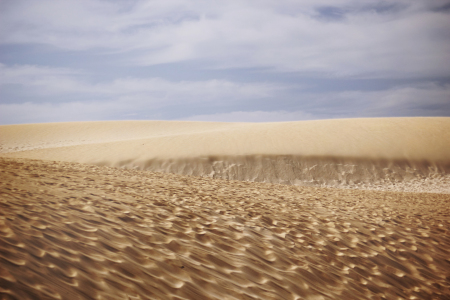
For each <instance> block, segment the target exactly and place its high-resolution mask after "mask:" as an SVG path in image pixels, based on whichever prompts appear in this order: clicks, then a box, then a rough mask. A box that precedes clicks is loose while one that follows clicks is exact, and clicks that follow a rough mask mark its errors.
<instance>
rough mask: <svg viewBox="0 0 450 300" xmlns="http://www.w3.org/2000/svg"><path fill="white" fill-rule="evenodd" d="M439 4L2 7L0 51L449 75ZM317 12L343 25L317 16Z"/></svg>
mask: <svg viewBox="0 0 450 300" xmlns="http://www.w3.org/2000/svg"><path fill="white" fill-rule="evenodd" d="M445 3H446V2H445V1H443V0H426V1H425V0H422V1H407V0H397V1H394V0H385V1H375V0H370V1H355V0H337V1H336V0H333V1H332V0H320V1H311V0H308V1H293V0H288V1H273V0H264V1H251V0H247V1H242V0H234V1H233V0H230V1H225V2H211V1H203V0H168V1H133V2H132V4H130V2H125V1H124V2H122V1H117V2H112V1H87V0H81V1H80V0H76V1H75V0H66V1H52V0H40V1H26V0H22V1H6V2H4V3H3V4H2V7H1V9H0V11H2V13H1V15H0V40H1V41H2V42H3V43H37V44H49V45H53V46H56V47H59V48H63V49H69V50H93V49H94V50H95V49H105V51H119V52H123V53H128V52H129V53H130V56H129V57H128V61H129V62H130V63H134V64H139V65H152V64H160V63H168V62H180V61H187V60H196V61H199V62H202V63H203V65H208V66H209V67H211V68H242V67H269V68H273V70H276V71H300V72H307V73H312V74H316V75H320V76H332V77H349V76H366V77H383V78H391V77H405V76H406V77H426V76H448V75H450V69H449V68H448V63H447V62H448V61H450V41H449V40H450V37H449V35H448V28H450V18H449V17H448V14H444V13H440V12H434V11H432V10H431V9H432V8H435V7H439V6H440V5H441V6H442V5H444V4H445ZM320 7H332V8H334V9H335V10H336V11H341V12H342V13H341V15H342V16H341V18H338V19H336V18H334V19H333V18H327V16H326V13H325V14H323V16H322V17H320V10H318V8H320Z"/></svg>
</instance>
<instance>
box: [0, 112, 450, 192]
mask: <svg viewBox="0 0 450 300" xmlns="http://www.w3.org/2000/svg"><path fill="white" fill-rule="evenodd" d="M448 149H450V118H384V119H383V118H381V119H348V120H321V121H302V122H284V123H213V122H175V121H120V122H81V123H76V122H75V123H50V124H29V125H9V126H0V151H1V152H3V153H0V155H2V156H5V157H16V158H31V159H45V160H56V161H66V162H79V163H89V164H96V165H101V166H111V167H123V168H133V169H139V170H149V171H158V172H170V173H177V174H184V175H195V176H208V177H211V178H223V179H231V180H245V181H257V182H271V183H284V184H293V185H315V186H334V187H345V188H348V187H350V188H359V189H361V188H362V189H389V190H397V191H411V192H417V191H423V192H444V193H450V176H449V174H450V151H449V150H448Z"/></svg>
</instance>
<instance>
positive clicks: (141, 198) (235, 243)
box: [0, 158, 450, 299]
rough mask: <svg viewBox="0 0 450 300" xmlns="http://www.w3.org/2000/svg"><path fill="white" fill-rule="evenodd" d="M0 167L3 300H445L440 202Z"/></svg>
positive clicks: (53, 165)
mask: <svg viewBox="0 0 450 300" xmlns="http://www.w3.org/2000/svg"><path fill="white" fill-rule="evenodd" d="M0 170H1V173H0V296H1V298H2V299H450V229H449V228H450V195H446V194H431V193H429V194H427V193H399V192H382V191H361V190H343V189H327V188H315V187H297V186H292V185H291V186H288V185H276V184H270V183H256V182H242V181H232V180H229V181H228V180H221V179H210V178H201V177H194V176H182V175H175V174H162V173H152V172H145V171H136V170H121V169H116V168H109V167H98V166H93V165H82V164H76V163H68V162H45V161H38V160H26V159H10V158H0Z"/></svg>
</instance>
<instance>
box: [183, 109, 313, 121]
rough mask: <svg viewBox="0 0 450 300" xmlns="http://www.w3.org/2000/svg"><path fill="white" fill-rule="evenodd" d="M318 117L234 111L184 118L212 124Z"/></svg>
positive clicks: (302, 114)
mask: <svg viewBox="0 0 450 300" xmlns="http://www.w3.org/2000/svg"><path fill="white" fill-rule="evenodd" d="M313 119H317V116H314V115H312V114H308V113H305V112H302V111H294V112H288V111H283V110H279V111H233V112H229V113H217V114H210V115H195V116H191V117H188V118H183V119H182V120H186V121H210V122H287V121H299V120H313Z"/></svg>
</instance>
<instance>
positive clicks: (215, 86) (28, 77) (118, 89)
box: [0, 64, 285, 105]
mask: <svg viewBox="0 0 450 300" xmlns="http://www.w3.org/2000/svg"><path fill="white" fill-rule="evenodd" d="M0 73H1V75H0V86H8V85H18V86H20V87H21V88H20V89H18V90H21V91H27V92H28V93H32V94H33V95H35V97H36V98H37V97H39V96H41V97H47V96H51V95H54V96H56V97H57V98H58V99H62V100H60V102H64V96H69V95H70V96H72V99H73V96H74V95H75V96H78V97H79V101H83V100H89V99H90V100H101V99H108V100H120V99H124V100H125V99H126V101H128V102H129V103H133V101H135V102H140V101H144V102H147V103H163V104H166V105H169V104H172V105H173V104H176V103H184V104H187V103H194V102H197V103H198V102H210V101H218V100H223V101H227V102H231V101H234V100H236V101H237V100H239V101H246V100H251V99H261V98H265V97H269V96H273V95H274V93H276V92H277V91H279V90H283V89H285V87H284V86H283V85H280V84H273V83H258V82H256V83H237V82H231V81H227V80H218V79H210V80H204V81H185V80H181V81H169V80H165V79H162V78H155V77H150V78H148V77H144V78H134V77H124V78H117V79H114V80H112V81H103V82H98V83H93V82H91V81H89V80H86V79H84V78H83V76H82V75H85V76H87V75H86V74H83V73H82V72H79V71H76V70H70V69H62V68H50V67H40V66H34V65H15V66H11V67H9V66H6V65H3V64H0ZM130 101H131V102H130Z"/></svg>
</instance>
